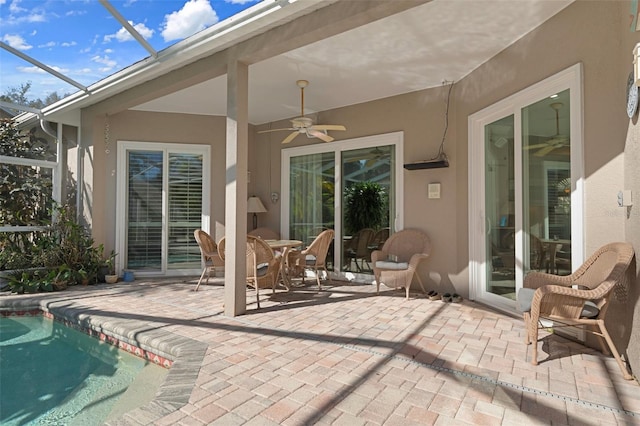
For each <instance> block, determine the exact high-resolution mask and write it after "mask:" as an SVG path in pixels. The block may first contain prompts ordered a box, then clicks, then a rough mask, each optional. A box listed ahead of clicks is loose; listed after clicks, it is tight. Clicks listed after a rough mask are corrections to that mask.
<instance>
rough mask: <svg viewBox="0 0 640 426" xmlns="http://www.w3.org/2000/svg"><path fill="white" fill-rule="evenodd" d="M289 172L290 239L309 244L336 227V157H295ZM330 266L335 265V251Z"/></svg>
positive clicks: (326, 154) (330, 154)
mask: <svg viewBox="0 0 640 426" xmlns="http://www.w3.org/2000/svg"><path fill="white" fill-rule="evenodd" d="M289 169H290V170H289V185H290V186H289V188H290V191H289V192H290V198H289V200H290V201H289V238H291V239H294V240H300V241H303V242H305V243H306V244H310V243H311V242H312V241H313V240H314V239H315V237H316V236H317V235H318V234H319V233H320V232H322V230H324V229H334V227H335V213H334V211H335V154H334V153H333V152H325V153H319V154H309V155H301V156H297V157H292V158H291V161H290V167H289ZM327 263H333V247H330V248H329V253H328V255H327Z"/></svg>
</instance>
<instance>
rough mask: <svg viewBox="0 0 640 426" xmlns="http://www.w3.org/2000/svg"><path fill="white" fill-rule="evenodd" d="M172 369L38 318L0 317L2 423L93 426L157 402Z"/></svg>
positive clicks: (0, 401)
mask: <svg viewBox="0 0 640 426" xmlns="http://www.w3.org/2000/svg"><path fill="white" fill-rule="evenodd" d="M167 372H168V370H167V369H165V368H162V367H160V366H157V365H155V364H153V363H151V362H149V361H148V360H145V359H142V358H139V357H137V356H134V355H131V354H129V353H127V352H124V351H121V350H119V349H118V348H117V347H115V346H113V345H110V344H108V343H104V342H101V341H99V340H98V339H95V338H92V337H90V336H87V335H86V334H84V333H82V332H80V331H77V330H74V329H72V328H68V327H66V326H65V325H63V324H61V323H59V322H57V321H54V320H52V319H50V318H45V317H43V316H41V315H39V316H24V317H15V316H14V317H6V318H0V424H3V425H24V424H65V425H94V424H102V423H103V422H104V421H107V420H112V419H115V418H117V417H120V416H121V415H122V414H124V413H125V412H127V411H129V410H131V409H134V408H136V407H139V406H141V405H143V404H145V403H146V402H148V401H150V400H151V399H153V397H154V395H155V390H156V389H157V388H158V386H159V385H160V383H162V382H163V381H164V379H165V377H166V375H167Z"/></svg>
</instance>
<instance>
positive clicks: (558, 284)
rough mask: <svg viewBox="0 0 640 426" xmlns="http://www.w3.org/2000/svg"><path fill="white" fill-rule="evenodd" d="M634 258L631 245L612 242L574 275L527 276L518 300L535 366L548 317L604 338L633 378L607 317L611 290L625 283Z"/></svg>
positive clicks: (604, 345) (627, 376)
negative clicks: (543, 323)
mask: <svg viewBox="0 0 640 426" xmlns="http://www.w3.org/2000/svg"><path fill="white" fill-rule="evenodd" d="M633 255H634V253H633V247H632V246H631V244H628V243H610V244H607V245H605V246H603V247H601V248H600V249H599V250H598V251H596V252H595V253H594V254H593V255H592V256H591V257H590V258H589V259H587V261H586V262H585V263H584V264H582V266H580V268H578V270H576V271H575V272H574V273H573V274H571V275H566V276H558V275H551V274H546V273H542V272H531V273H530V274H528V275H527V276H526V278H525V280H524V288H522V289H521V290H520V291H519V292H518V298H517V300H518V308H519V309H520V310H521V311H522V312H523V318H524V324H525V327H526V331H527V336H526V343H527V344H531V343H533V351H532V359H531V363H532V364H533V365H537V364H538V345H537V342H538V329H539V328H541V326H540V324H539V322H540V320H541V319H542V318H545V319H549V320H551V321H553V323H554V326H556V327H558V326H562V327H566V326H569V327H571V326H581V325H584V326H585V331H587V332H590V333H593V334H595V335H597V336H599V337H600V339H599V340H600V345H601V347H602V351H603V352H604V353H607V352H608V351H607V345H608V349H609V350H610V351H611V353H612V354H613V356H614V357H615V359H616V361H617V362H618V365H619V367H620V370H621V371H622V374H623V376H624V378H625V379H627V380H631V379H632V376H631V374H629V372H628V371H627V368H626V366H625V364H624V362H623V361H622V359H621V358H620V354H619V353H618V351H617V349H616V347H615V345H614V343H613V341H612V340H611V337H610V335H609V333H608V332H607V329H606V327H605V315H606V313H607V309H608V308H609V303H608V302H609V298H610V295H611V291H612V290H613V289H614V287H615V286H616V285H620V284H622V283H623V280H624V279H625V273H626V270H627V268H628V267H629V264H630V263H631V259H632V258H633ZM574 287H576V288H574ZM556 324H557V325H556ZM545 328H548V326H545Z"/></svg>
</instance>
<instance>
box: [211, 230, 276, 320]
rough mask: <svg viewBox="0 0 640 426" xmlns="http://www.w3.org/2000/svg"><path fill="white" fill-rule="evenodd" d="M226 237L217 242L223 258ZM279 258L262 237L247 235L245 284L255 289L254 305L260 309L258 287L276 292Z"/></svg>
mask: <svg viewBox="0 0 640 426" xmlns="http://www.w3.org/2000/svg"><path fill="white" fill-rule="evenodd" d="M225 248H226V239H225V238H222V239H221V240H220V242H219V243H218V252H219V253H220V257H221V258H222V259H223V260H224V258H225ZM280 261H281V258H280V257H279V256H276V255H275V253H274V251H273V249H272V248H271V247H270V246H269V244H268V243H267V242H266V241H265V240H263V239H262V238H258V237H254V236H251V235H247V285H249V286H250V287H253V288H254V289H255V290H256V305H257V307H258V309H260V289H261V288H269V287H271V289H272V290H273V292H274V293H275V292H276V285H277V284H278V281H279V278H280Z"/></svg>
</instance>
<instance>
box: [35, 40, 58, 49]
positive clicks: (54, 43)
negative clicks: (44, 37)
mask: <svg viewBox="0 0 640 426" xmlns="http://www.w3.org/2000/svg"><path fill="white" fill-rule="evenodd" d="M55 45H56V42H55V41H49V42H47V43H44V44H39V45H38V48H44V47H54V46H55Z"/></svg>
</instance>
